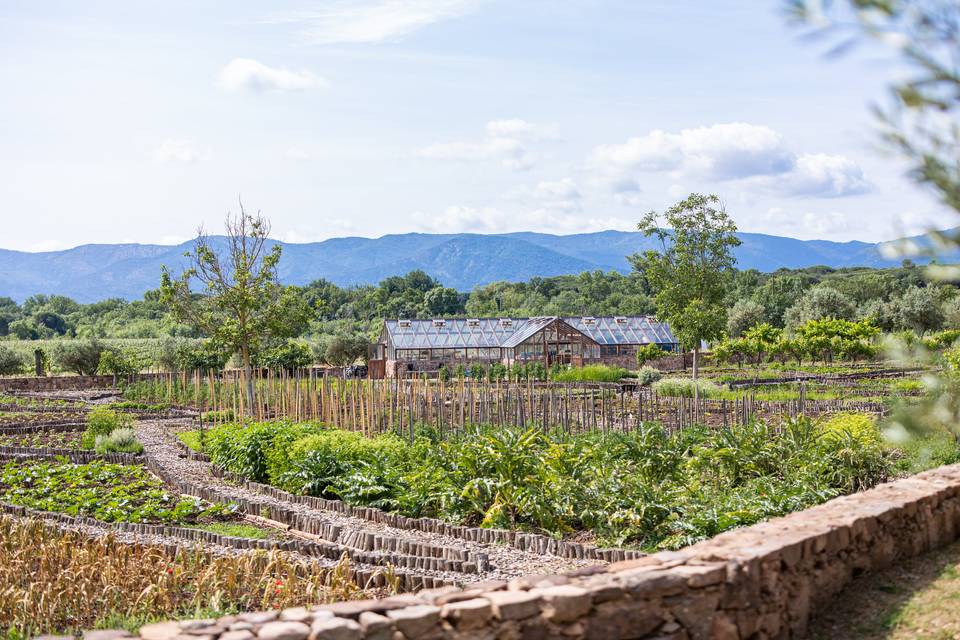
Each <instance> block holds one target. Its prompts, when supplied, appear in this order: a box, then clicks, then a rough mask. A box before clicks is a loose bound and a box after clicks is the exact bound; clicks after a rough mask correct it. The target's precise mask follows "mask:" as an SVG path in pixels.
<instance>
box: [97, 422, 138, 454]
mask: <svg viewBox="0 0 960 640" xmlns="http://www.w3.org/2000/svg"><path fill="white" fill-rule="evenodd" d="M93 448H94V450H95V451H96V452H97V453H133V454H136V455H140V454H141V453H143V445H142V444H140V442H139V441H138V440H137V432H136V431H134V430H133V429H128V428H122V429H114V430H113V431H112V432H110V433H109V434H107V435H99V436H97V437H96V439H95V440H94V446H93Z"/></svg>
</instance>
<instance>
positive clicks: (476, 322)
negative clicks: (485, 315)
mask: <svg viewBox="0 0 960 640" xmlns="http://www.w3.org/2000/svg"><path fill="white" fill-rule="evenodd" d="M467 326H468V327H479V326H480V319H479V318H467Z"/></svg>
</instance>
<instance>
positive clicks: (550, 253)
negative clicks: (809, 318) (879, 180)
mask: <svg viewBox="0 0 960 640" xmlns="http://www.w3.org/2000/svg"><path fill="white" fill-rule="evenodd" d="M738 236H739V237H740V240H741V241H742V244H741V245H740V247H738V248H737V249H736V257H737V266H738V267H739V268H741V269H758V270H760V271H775V270H776V269H779V268H782V267H787V268H801V267H809V266H815V265H825V266H829V267H837V268H839V267H856V266H866V267H888V266H896V265H899V264H900V259H898V258H896V259H891V258H888V257H885V256H884V255H883V254H882V252H881V251H880V246H881V245H880V244H878V243H871V242H859V241H851V242H832V241H829V240H797V239H794V238H786V237H782V236H773V235H766V234H759V233H739V234H738ZM214 241H219V240H217V239H214ZM654 243H655V240H654V239H652V238H646V237H644V236H643V234H641V233H638V232H629V231H599V232H596V233H580V234H573V235H551V234H546V233H534V232H519V233H506V234H490V235H485V234H472V233H456V234H424V233H406V234H399V235H386V236H383V237H380V238H359V237H348V238H332V239H330V240H324V241H322V242H311V243H302V244H292V243H281V244H283V257H282V259H281V261H280V269H279V275H280V279H281V280H282V281H283V282H284V283H287V284H296V285H302V284H306V283H308V282H311V281H313V280H316V279H318V278H326V279H328V280H330V281H332V282H334V283H336V284H338V285H341V286H344V285H356V284H368V283H376V282H379V281H380V280H382V279H383V278H385V277H387V276H391V275H399V274H404V273H407V272H408V271H411V270H414V269H422V270H424V271H426V272H427V273H429V274H430V275H431V276H433V277H434V278H436V279H438V280H439V281H440V282H442V283H444V285H446V286H449V287H454V288H456V289H458V290H460V291H468V290H470V289H472V288H474V287H476V286H478V285H483V284H487V283H490V282H495V281H499V280H510V281H520V280H527V279H529V278H531V277H534V276H544V277H546V276H556V275H564V274H575V273H581V272H583V271H592V270H597V269H600V270H604V271H609V270H617V271H621V272H627V271H629V269H630V264H629V262H628V261H627V257H626V256H627V255H629V254H632V253H636V252H637V251H642V250H644V249H648V248H653V247H654ZM190 246H191V243H189V242H187V243H183V244H180V245H154V244H87V245H82V246H79V247H75V248H73V249H66V250H63V251H46V252H37V253H31V252H25V251H12V250H6V249H0V296H9V297H11V298H13V299H14V300H17V301H23V300H24V299H25V298H27V297H28V296H31V295H33V294H36V293H46V294H61V295H66V296H69V297H71V298H73V299H75V300H77V301H79V302H93V301H96V300H102V299H104V298H110V297H120V298H126V299H135V298H139V297H141V296H142V295H143V293H144V292H145V291H147V290H149V289H155V288H157V286H159V281H160V266H161V265H167V266H168V267H169V268H170V269H171V270H173V271H174V272H177V271H178V270H179V269H181V268H182V267H183V266H184V264H185V263H186V258H185V257H184V253H185V252H186V251H187V250H188V249H189V248H190Z"/></svg>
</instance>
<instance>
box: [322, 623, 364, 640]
mask: <svg viewBox="0 0 960 640" xmlns="http://www.w3.org/2000/svg"><path fill="white" fill-rule="evenodd" d="M362 636H363V633H362V632H361V629H360V625H359V624H357V623H356V622H354V621H353V620H348V619H347V618H321V619H320V620H315V621H314V622H313V625H312V626H311V627H310V640H360V638H361V637H362Z"/></svg>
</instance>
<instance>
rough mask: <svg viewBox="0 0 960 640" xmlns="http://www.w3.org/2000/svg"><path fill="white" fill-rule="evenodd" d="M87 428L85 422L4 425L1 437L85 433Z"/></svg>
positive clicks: (1, 427)
mask: <svg viewBox="0 0 960 640" xmlns="http://www.w3.org/2000/svg"><path fill="white" fill-rule="evenodd" d="M86 428H87V424H86V423H85V422H76V421H71V420H65V421H62V422H40V423H30V424H25V425H14V426H11V425H3V426H0V435H18V434H26V433H42V432H44V431H50V432H53V433H66V432H68V431H83V430H84V429H86Z"/></svg>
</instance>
